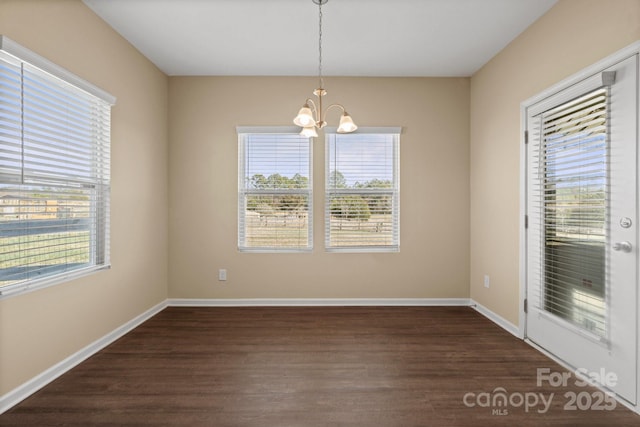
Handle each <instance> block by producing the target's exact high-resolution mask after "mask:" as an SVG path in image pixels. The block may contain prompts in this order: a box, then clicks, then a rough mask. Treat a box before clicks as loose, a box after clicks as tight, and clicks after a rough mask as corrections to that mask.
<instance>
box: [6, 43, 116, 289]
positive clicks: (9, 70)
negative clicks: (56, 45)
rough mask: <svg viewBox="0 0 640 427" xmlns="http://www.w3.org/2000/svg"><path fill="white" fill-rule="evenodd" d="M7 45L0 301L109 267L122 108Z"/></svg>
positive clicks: (40, 61)
mask: <svg viewBox="0 0 640 427" xmlns="http://www.w3.org/2000/svg"><path fill="white" fill-rule="evenodd" d="M0 41H1V42H2V49H1V50H0V292H1V293H2V294H5V293H10V292H12V291H16V290H20V289H24V288H30V287H37V286H38V285H39V284H43V283H44V279H46V280H47V282H48V283H51V282H55V281H58V280H63V279H64V278H66V277H70V276H73V275H77V274H84V273H86V272H89V271H93V270H96V269H101V268H105V267H107V266H108V265H109V191H110V175H109V170H110V164H109V162H110V110H111V105H112V103H113V102H114V101H115V99H114V98H112V97H111V96H110V95H107V96H105V97H100V96H96V95H95V94H94V93H90V92H88V91H87V88H89V89H91V87H90V85H89V84H88V83H86V82H84V81H82V80H80V79H78V78H77V77H75V76H72V75H71V74H69V73H68V72H65V71H64V70H61V69H60V68H59V67H57V66H54V65H52V64H51V63H49V62H48V61H46V60H44V59H43V58H39V57H38V56H37V55H35V54H33V53H32V52H29V51H27V50H26V49H24V48H22V47H20V46H18V45H16V44H15V43H13V42H11V41H10V40H8V39H6V38H0ZM24 57H27V58H29V60H30V61H31V63H30V62H26V61H25V60H24V59H23V58H24ZM59 76H61V77H59ZM70 81H71V83H70ZM77 82H79V84H78V85H76V84H74V83H77ZM78 86H80V87H78ZM95 92H96V93H99V94H103V93H102V92H101V91H100V90H99V89H97V88H95Z"/></svg>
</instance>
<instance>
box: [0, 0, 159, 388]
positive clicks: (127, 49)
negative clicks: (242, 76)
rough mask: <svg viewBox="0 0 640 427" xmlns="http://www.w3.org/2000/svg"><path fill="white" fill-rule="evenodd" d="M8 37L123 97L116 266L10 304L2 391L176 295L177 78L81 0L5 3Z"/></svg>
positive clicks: (115, 145)
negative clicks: (172, 84)
mask: <svg viewBox="0 0 640 427" xmlns="http://www.w3.org/2000/svg"><path fill="white" fill-rule="evenodd" d="M0 34H3V35H6V36H8V37H9V38H11V39H13V40H14V41H16V42H18V43H20V44H21V45H23V46H24V47H26V48H29V49H31V50H33V51H34V52H36V53H38V54H40V55H42V56H44V57H45V58H47V59H49V60H51V61H53V62H55V63H57V64H59V65H61V66H63V67H65V68H67V69H68V70H70V71H71V72H73V73H75V74H77V75H79V76H80V77H82V78H84V79H86V80H88V81H90V82H92V83H93V84H95V85H97V86H99V87H101V88H102V89H104V90H106V91H107V92H109V93H111V94H112V95H114V96H116V97H117V98H118V101H117V105H116V106H115V107H114V108H113V114H112V200H111V202H112V206H111V214H112V215H111V254H112V255H111V258H112V265H113V268H112V269H111V270H109V271H103V272H99V273H96V274H93V275H91V276H88V277H85V278H82V279H79V280H75V281H72V282H69V283H65V284H62V285H58V286H54V287H50V288H47V289H44V290H40V291H37V292H31V293H28V294H24V295H21V296H15V297H12V298H8V299H4V300H0V396H2V395H3V394H5V393H7V392H9V391H10V390H12V389H14V388H15V387H17V386H19V385H20V384H22V383H24V382H25V381H27V380H29V379H31V378H32V377H34V376H35V375H37V374H39V373H40V372H42V371H44V370H45V369H47V368H49V367H51V366H52V365H54V364H56V363H58V362H59V361H61V360H62V359H64V358H65V357H67V356H69V355H71V354H73V353H75V352H76V351H78V350H79V349H81V348H83V347H84V346H86V345H88V344H90V343H91V342H93V341H94V340H96V339H98V338H101V337H102V336H104V335H105V334H107V333H109V332H111V331H112V330H114V329H115V328H117V327H118V326H121V325H122V324H124V323H125V322H127V321H129V320H131V319H132V318H134V317H136V316H137V315H139V314H141V313H143V312H144V311H146V310H147V309H149V308H150V307H153V306H154V305H156V304H158V303H159V302H161V301H164V300H165V299H166V297H167V275H168V274H167V271H168V268H167V264H168V262H167V254H168V228H167V217H168V213H167V206H168V190H167V188H168V184H167V176H168V172H167V152H168V139H167V95H168V90H167V86H168V79H167V77H166V76H165V75H164V74H162V73H161V72H160V71H159V70H158V69H157V68H156V67H155V66H153V65H152V64H151V63H150V62H149V61H148V60H147V59H145V58H144V57H142V56H141V55H140V54H139V53H138V52H137V51H136V50H135V49H133V48H132V47H131V46H130V45H129V44H128V43H127V42H126V41H124V40H123V39H122V38H121V37H120V36H118V35H117V34H116V33H115V32H114V31H113V30H112V29H111V28H109V27H108V26H107V25H106V24H105V23H104V22H103V21H102V20H101V19H99V18H98V17H97V16H96V15H95V14H94V13H93V12H91V11H90V10H89V9H88V8H87V7H86V6H85V5H84V4H83V3H82V2H80V1H79V0H47V1H42V0H9V1H7V0H0Z"/></svg>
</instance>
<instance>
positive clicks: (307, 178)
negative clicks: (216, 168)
mask: <svg viewBox="0 0 640 427" xmlns="http://www.w3.org/2000/svg"><path fill="white" fill-rule="evenodd" d="M298 133H299V130H298V129H297V128H279V127H275V128H271V127H267V128H249V127H239V128H238V173H239V175H238V249H239V250H240V251H264V252H279V251H284V252H287V251H294V252H295V251H310V250H311V249H312V248H313V237H312V232H313V218H312V212H313V209H312V203H313V196H312V188H313V184H312V172H311V171H312V160H311V159H312V149H311V142H312V140H311V139H310V138H305V137H303V136H300V135H299V134H298Z"/></svg>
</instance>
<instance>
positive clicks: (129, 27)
mask: <svg viewBox="0 0 640 427" xmlns="http://www.w3.org/2000/svg"><path fill="white" fill-rule="evenodd" d="M556 1H557V0H329V1H328V3H327V4H325V5H324V6H323V7H322V10H323V74H325V75H334V76H337V75H341V76H470V75H472V74H473V73H474V72H475V71H477V70H478V69H479V68H480V67H482V65H484V64H485V63H486V62H487V61H488V60H489V59H491V58H492V57H493V56H494V55H495V54H496V53H498V52H499V51H500V50H501V49H502V48H504V47H505V46H506V45H507V44H509V42H510V41H511V40H513V39H514V38H515V37H516V36H517V35H518V34H520V33H521V32H522V31H523V30H524V29H525V28H527V27H528V26H529V25H530V24H531V23H533V22H534V21H535V20H536V19H538V18H539V17H540V16H541V15H542V14H544V13H545V12H546V11H547V10H548V9H549V8H551V7H552V6H553V5H554V4H555V3H556ZM84 2H85V3H86V4H87V6H89V7H90V8H91V9H92V10H94V11H95V13H97V14H98V15H99V16H100V17H102V19H104V20H105V21H106V22H107V23H108V24H109V25H111V26H112V27H113V28H114V29H115V30H116V31H117V32H118V33H120V34H121V35H122V36H123V37H124V38H125V39H127V40H128V41H129V42H130V43H131V44H132V45H134V46H135V47H136V48H137V49H138V50H139V51H140V52H142V54H144V55H145V56H146V57H147V58H149V59H150V60H151V61H153V62H154V63H155V64H156V65H157V66H158V67H159V68H160V69H161V70H162V71H164V72H165V73H166V74H168V75H238V76H243V75H253V76H256V75H262V76H266V75H280V76H293V75H295V76H310V75H317V72H318V6H317V5H315V4H314V3H313V2H312V0H84Z"/></svg>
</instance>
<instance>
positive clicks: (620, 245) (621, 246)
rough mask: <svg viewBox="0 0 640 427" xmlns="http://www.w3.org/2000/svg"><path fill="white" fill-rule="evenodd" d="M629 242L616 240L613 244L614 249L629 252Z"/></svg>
mask: <svg viewBox="0 0 640 427" xmlns="http://www.w3.org/2000/svg"><path fill="white" fill-rule="evenodd" d="M631 248H632V246H631V243H629V242H616V243H614V244H613V250H614V251H622V252H631Z"/></svg>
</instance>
